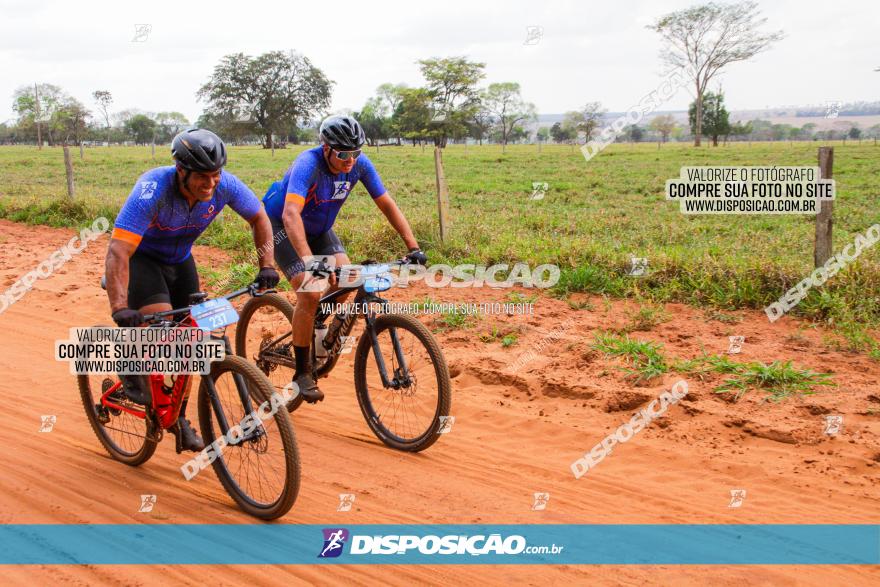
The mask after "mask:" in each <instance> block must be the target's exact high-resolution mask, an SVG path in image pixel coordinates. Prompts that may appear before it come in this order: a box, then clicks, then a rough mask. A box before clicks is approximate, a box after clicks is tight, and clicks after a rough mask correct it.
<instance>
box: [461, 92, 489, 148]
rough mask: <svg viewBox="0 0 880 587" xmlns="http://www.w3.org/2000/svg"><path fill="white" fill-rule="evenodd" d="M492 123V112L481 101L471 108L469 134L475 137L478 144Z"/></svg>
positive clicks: (481, 142) (481, 141)
mask: <svg viewBox="0 0 880 587" xmlns="http://www.w3.org/2000/svg"><path fill="white" fill-rule="evenodd" d="M493 124H495V121H494V119H493V118H492V113H491V112H489V111H488V110H487V109H486V107H485V105H484V104H483V103H482V101H481V102H480V104H479V105H477V106H476V107H474V108H471V120H470V122H469V124H468V126H469V127H470V130H471V136H473V137H474V138H475V139H477V140H478V141H479V143H480V145H482V144H483V137H484V136H486V133H488V132H489V129H491V128H492V125H493Z"/></svg>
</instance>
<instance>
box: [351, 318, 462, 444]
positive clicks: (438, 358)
mask: <svg viewBox="0 0 880 587" xmlns="http://www.w3.org/2000/svg"><path fill="white" fill-rule="evenodd" d="M374 328H375V333H376V339H377V342H378V349H377V350H378V355H379V356H380V357H381V360H382V364H383V366H384V370H385V374H386V378H387V380H388V384H387V385H386V382H385V381H383V379H382V375H381V371H380V369H379V359H378V358H377V356H376V349H374V348H373V344H372V337H371V336H370V331H369V327H367V328H366V329H365V331H364V333H363V335H362V336H361V339H360V342H359V343H358V347H357V351H356V355H355V359H354V383H355V390H356V391H357V398H358V403H359V404H360V407H361V412H362V413H363V415H364V418H365V419H366V421H367V425H369V427H370V429H371V430H372V431H373V433H374V434H375V435H376V437H377V438H379V440H381V441H382V442H384V443H385V444H386V445H388V446H390V447H392V448H396V449H398V450H405V451H409V452H418V451H421V450H425V449H426V448H428V447H429V446H431V445H432V444H434V443H435V442H437V439H438V435H439V433H440V430H441V428H442V426H443V418H444V417H446V416H449V410H450V406H451V403H452V392H451V387H452V385H451V383H450V381H449V369H448V368H447V366H446V359H445V358H444V357H443V352H442V351H441V350H440V345H439V344H437V341H436V340H435V339H434V336H433V335H432V334H431V333H430V331H429V330H428V329H427V328H425V326H424V325H423V324H422V323H421V322H419V321H418V320H416V319H415V318H414V317H413V316H409V315H406V314H384V315H382V316H379V317H377V318H376V320H375V323H374ZM371 359H372V360H371Z"/></svg>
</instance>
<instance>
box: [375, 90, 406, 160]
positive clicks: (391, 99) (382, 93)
mask: <svg viewBox="0 0 880 587" xmlns="http://www.w3.org/2000/svg"><path fill="white" fill-rule="evenodd" d="M405 89H406V84H396V85H395V84H387V83H386V84H382V85H381V86H379V87H378V88H376V95H377V96H378V97H379V98H380V99H382V100H384V101H385V103H386V104H387V105H388V112H390V113H391V115H392V116H393V115H394V113H395V112H396V111H397V107H398V106H399V105H400V102H401V100H403V90H405ZM388 130H389V132H392V133H394V135H395V136H396V137H397V144H398V145H399V144H400V133H399V131H398V130H397V129H396V128H394V125H393V123H392V122H391V121H389V128H388Z"/></svg>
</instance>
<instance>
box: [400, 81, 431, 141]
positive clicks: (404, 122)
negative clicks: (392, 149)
mask: <svg viewBox="0 0 880 587" xmlns="http://www.w3.org/2000/svg"><path fill="white" fill-rule="evenodd" d="M391 119H392V121H393V123H394V124H395V126H396V128H398V129H399V131H400V133H401V134H402V135H403V137H404V138H406V139H409V140H411V141H412V143H413V145H415V144H416V140H422V139H424V138H425V137H426V136H427V135H428V132H429V131H428V127H429V126H430V125H431V94H430V92H429V91H428V90H426V89H425V88H407V89H406V90H404V91H403V92H402V99H401V101H400V104H398V105H397V110H395V111H394V115H393V116H392V117H391Z"/></svg>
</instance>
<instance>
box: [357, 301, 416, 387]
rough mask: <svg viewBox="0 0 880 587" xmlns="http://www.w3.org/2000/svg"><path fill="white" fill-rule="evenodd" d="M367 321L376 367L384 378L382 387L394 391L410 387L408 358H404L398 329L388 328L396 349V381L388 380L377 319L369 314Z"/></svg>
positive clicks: (392, 343)
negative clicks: (377, 329)
mask: <svg viewBox="0 0 880 587" xmlns="http://www.w3.org/2000/svg"><path fill="white" fill-rule="evenodd" d="M365 321H366V328H365V329H366V331H367V333H368V334H369V336H370V343H371V346H372V347H373V356H375V357H376V365H377V367H378V368H379V376H380V377H381V378H382V385H383V386H384V387H386V388H387V387H391V388H392V389H400V388H401V387H405V386H408V385H409V383H410V379H409V375H408V373H409V370H408V369H407V366H406V358H405V357H404V356H403V349H402V348H401V347H400V339H399V338H398V336H397V329H396V328H394V327H393V326H392V327H389V328H388V334H389V335H390V336H391V345H392V346H393V347H394V355H395V357H396V358H397V364H398V368H397V369H396V370H395V372H394V379H392V380H389V379H388V370H387V369H386V367H385V358H384V357H383V356H382V351H381V349H380V348H379V336H378V335H377V334H376V317H375V315H374V314H367V315H366V316H365ZM398 376H402V377H403V380H400V379H398Z"/></svg>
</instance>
